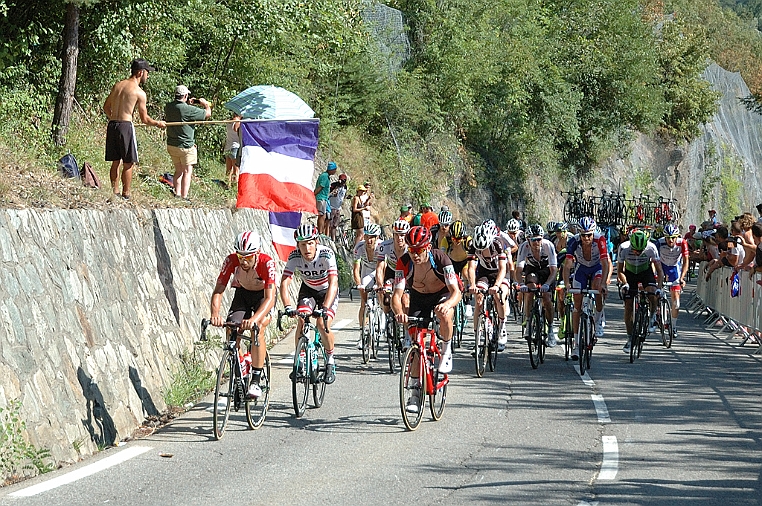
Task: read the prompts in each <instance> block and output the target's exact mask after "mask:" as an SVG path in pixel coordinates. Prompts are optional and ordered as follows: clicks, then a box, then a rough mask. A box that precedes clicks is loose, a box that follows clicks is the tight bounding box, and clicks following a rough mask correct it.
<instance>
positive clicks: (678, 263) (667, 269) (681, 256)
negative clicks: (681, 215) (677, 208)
mask: <svg viewBox="0 0 762 506" xmlns="http://www.w3.org/2000/svg"><path fill="white" fill-rule="evenodd" d="M656 249H658V250H659V258H660V259H661V268H662V270H663V271H664V277H665V279H666V281H667V282H668V283H674V282H675V281H677V282H678V283H679V285H675V286H673V287H672V288H671V290H670V292H671V293H670V296H671V298H672V327H673V330H674V335H675V336H677V328H676V327H677V315H678V313H679V309H680V293H681V292H682V291H683V287H684V286H685V276H686V275H687V274H688V264H689V262H688V258H689V256H690V252H689V251H688V241H686V240H685V239H683V238H682V237H680V229H679V228H678V227H677V225H675V224H673V223H667V225H665V226H664V237H662V238H661V239H659V240H658V241H656Z"/></svg>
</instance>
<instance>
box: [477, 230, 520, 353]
mask: <svg viewBox="0 0 762 506" xmlns="http://www.w3.org/2000/svg"><path fill="white" fill-rule="evenodd" d="M495 233H496V230H495V229H494V228H491V227H490V226H489V224H488V223H487V222H485V223H483V224H482V225H480V226H478V227H476V229H475V230H474V239H473V241H471V248H470V249H469V250H468V261H469V266H468V282H469V291H470V292H471V293H475V294H476V314H480V313H481V311H482V303H483V300H484V296H483V295H482V294H481V293H478V291H479V290H489V292H490V293H491V294H492V295H493V300H494V301H495V311H496V312H497V318H498V321H499V322H500V332H499V334H498V336H499V337H498V346H499V350H500V351H502V349H504V348H505V343H506V342H507V341H508V332H507V331H508V329H507V328H506V326H505V309H504V308H505V297H506V295H507V294H508V290H507V284H506V285H503V281H504V280H505V279H506V276H507V274H508V272H509V269H508V257H507V256H506V254H505V251H503V245H502V243H501V242H500V240H499V239H498V238H497V237H496V235H495ZM511 266H513V262H511ZM477 322H478V319H477V320H475V321H474V325H476V323H477ZM474 332H475V333H476V334H478V329H476V328H474Z"/></svg>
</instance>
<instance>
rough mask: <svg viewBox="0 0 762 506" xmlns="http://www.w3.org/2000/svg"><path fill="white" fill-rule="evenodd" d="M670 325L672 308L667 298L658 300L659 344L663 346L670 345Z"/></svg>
mask: <svg viewBox="0 0 762 506" xmlns="http://www.w3.org/2000/svg"><path fill="white" fill-rule="evenodd" d="M671 326H672V308H671V307H670V304H669V301H668V300H661V301H660V302H659V330H660V331H661V344H663V345H664V347H665V348H669V347H670V346H672V336H671V335H670V327H671Z"/></svg>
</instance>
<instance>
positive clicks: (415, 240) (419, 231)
mask: <svg viewBox="0 0 762 506" xmlns="http://www.w3.org/2000/svg"><path fill="white" fill-rule="evenodd" d="M405 242H406V243H407V245H408V246H410V247H411V248H423V247H424V246H428V245H429V244H431V232H429V229H428V228H426V227H420V226H417V227H413V228H411V229H410V230H409V231H408V233H407V235H406V236H405Z"/></svg>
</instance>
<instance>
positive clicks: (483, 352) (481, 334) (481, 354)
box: [474, 315, 491, 378]
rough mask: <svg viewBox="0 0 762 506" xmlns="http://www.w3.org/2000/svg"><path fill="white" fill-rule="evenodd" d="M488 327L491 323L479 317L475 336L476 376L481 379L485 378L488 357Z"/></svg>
mask: <svg viewBox="0 0 762 506" xmlns="http://www.w3.org/2000/svg"><path fill="white" fill-rule="evenodd" d="M487 325H491V323H490V322H489V321H488V320H487V319H486V318H484V316H482V315H479V317H478V325H477V329H478V330H477V331H476V333H475V334H474V361H475V363H476V376H477V377H479V378H481V377H482V376H484V368H485V365H486V364H485V362H486V357H487V339H488V336H487Z"/></svg>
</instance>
